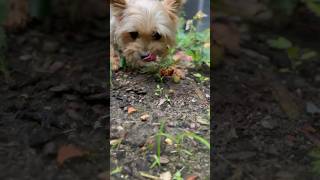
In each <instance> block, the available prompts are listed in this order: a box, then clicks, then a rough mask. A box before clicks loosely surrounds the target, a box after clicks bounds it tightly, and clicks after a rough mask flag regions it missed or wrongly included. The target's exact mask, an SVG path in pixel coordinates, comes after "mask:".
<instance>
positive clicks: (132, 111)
mask: <svg viewBox="0 0 320 180" xmlns="http://www.w3.org/2000/svg"><path fill="white" fill-rule="evenodd" d="M134 112H137V110H136V109H135V108H134V107H132V106H130V107H128V114H132V113H134Z"/></svg>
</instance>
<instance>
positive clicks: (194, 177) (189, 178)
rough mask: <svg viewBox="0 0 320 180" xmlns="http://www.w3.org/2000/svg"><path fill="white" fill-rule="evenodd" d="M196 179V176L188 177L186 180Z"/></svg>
mask: <svg viewBox="0 0 320 180" xmlns="http://www.w3.org/2000/svg"><path fill="white" fill-rule="evenodd" d="M196 179H198V176H196V175H190V176H188V177H187V178H186V180H196Z"/></svg>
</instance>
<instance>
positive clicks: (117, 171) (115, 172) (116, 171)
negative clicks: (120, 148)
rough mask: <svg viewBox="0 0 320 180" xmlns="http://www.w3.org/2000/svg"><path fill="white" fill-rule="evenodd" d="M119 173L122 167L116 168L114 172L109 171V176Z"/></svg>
mask: <svg viewBox="0 0 320 180" xmlns="http://www.w3.org/2000/svg"><path fill="white" fill-rule="evenodd" d="M121 171H122V167H116V168H115V169H114V170H112V171H111V173H110V175H114V174H117V173H120V172H121Z"/></svg>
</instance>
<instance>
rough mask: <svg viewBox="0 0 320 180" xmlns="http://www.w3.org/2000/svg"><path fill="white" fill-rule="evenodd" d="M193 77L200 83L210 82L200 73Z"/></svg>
mask: <svg viewBox="0 0 320 180" xmlns="http://www.w3.org/2000/svg"><path fill="white" fill-rule="evenodd" d="M193 76H194V77H196V78H197V79H198V81H199V82H200V83H204V82H206V81H209V78H208V77H205V76H203V75H202V74H200V73H194V74H193Z"/></svg>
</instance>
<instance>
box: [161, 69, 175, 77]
mask: <svg viewBox="0 0 320 180" xmlns="http://www.w3.org/2000/svg"><path fill="white" fill-rule="evenodd" d="M173 71H174V70H173V69H172V68H166V69H160V76H172V74H173Z"/></svg>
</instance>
